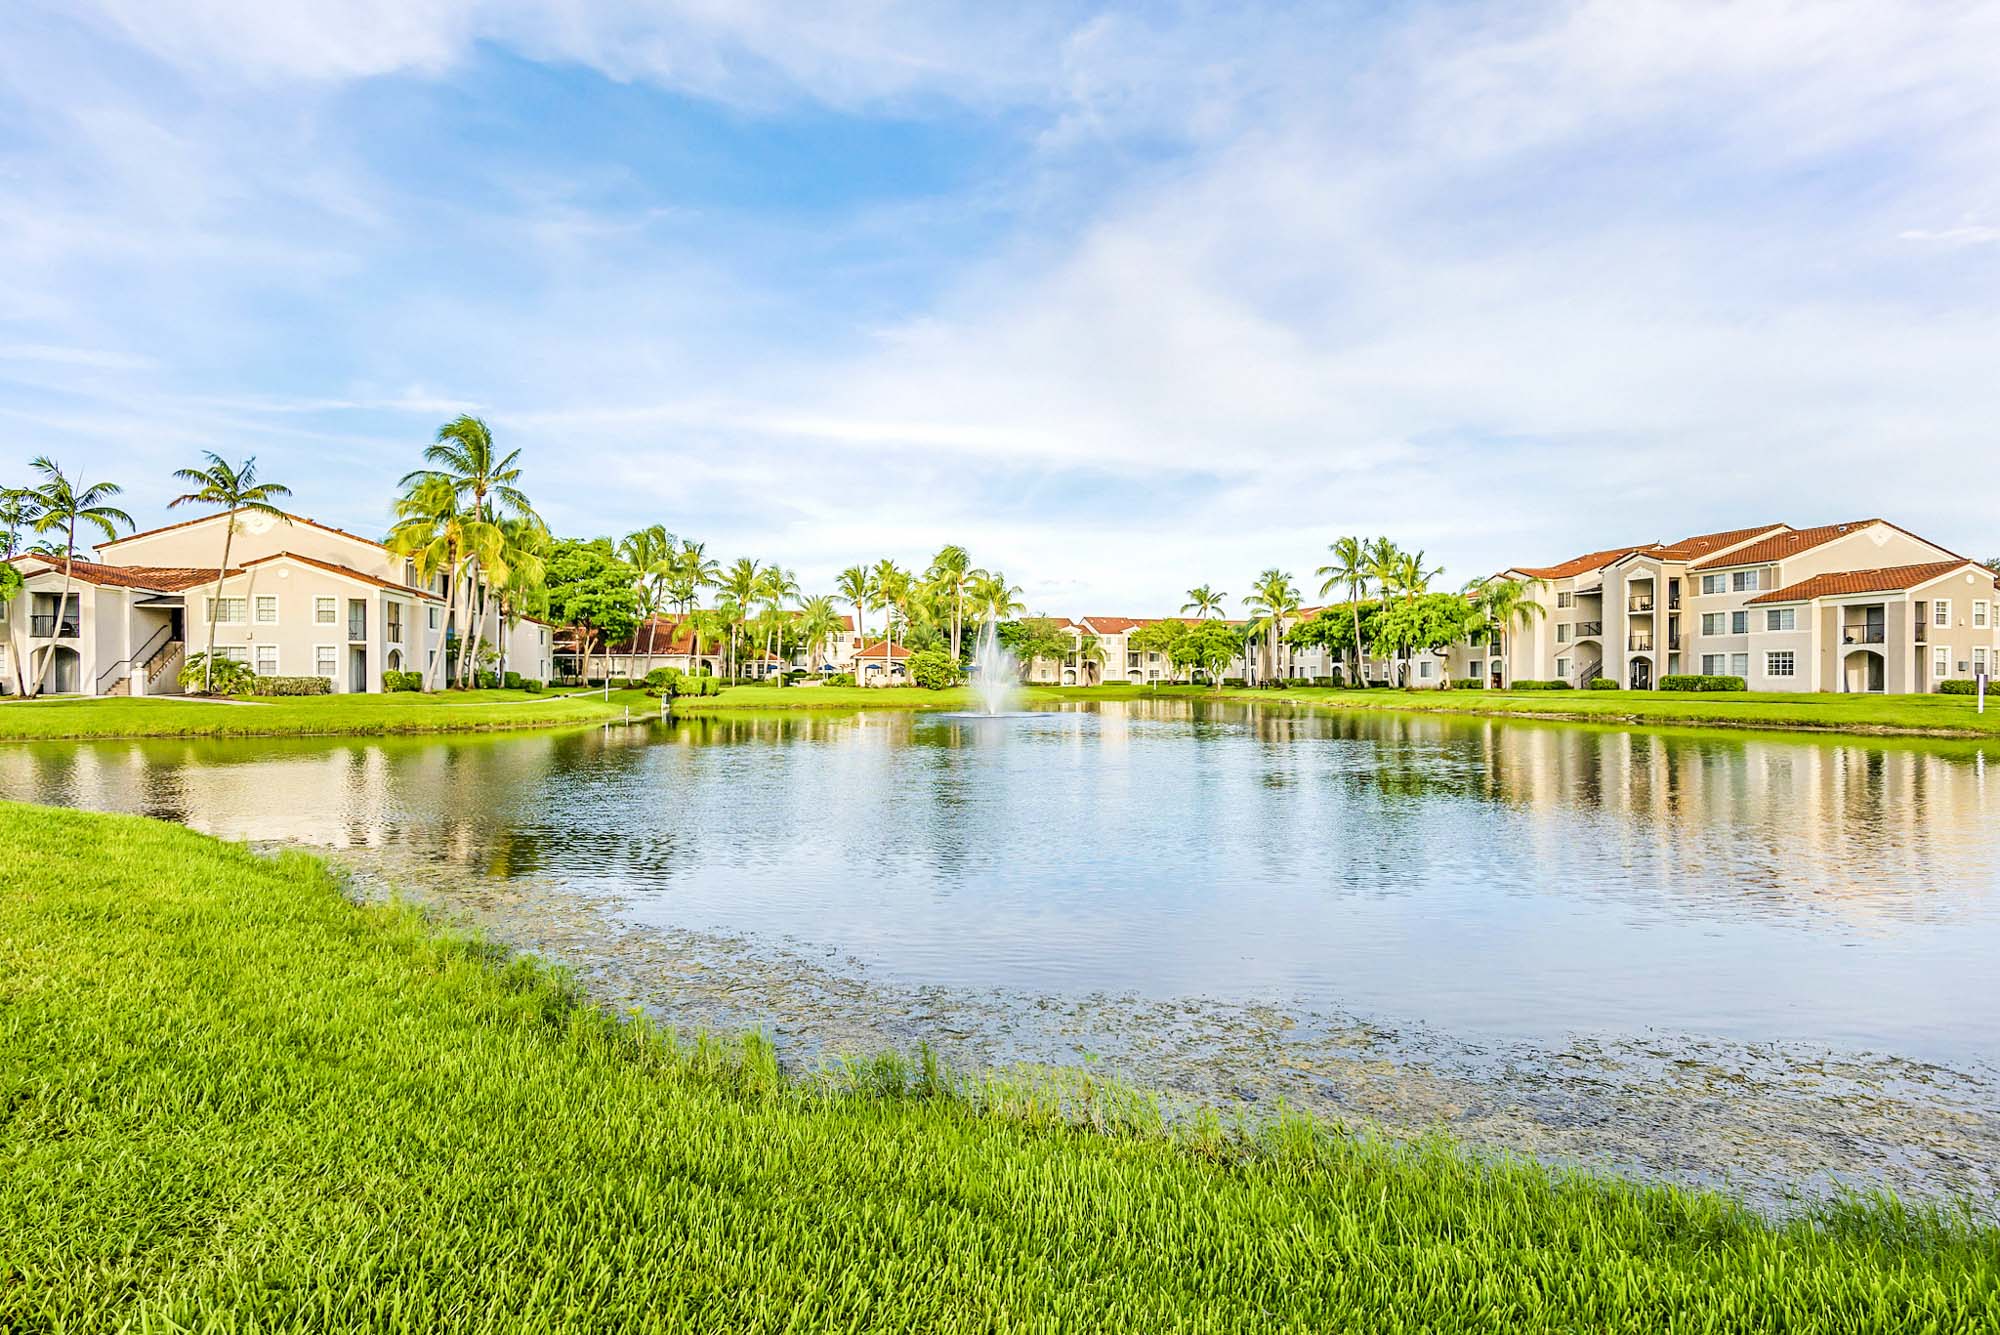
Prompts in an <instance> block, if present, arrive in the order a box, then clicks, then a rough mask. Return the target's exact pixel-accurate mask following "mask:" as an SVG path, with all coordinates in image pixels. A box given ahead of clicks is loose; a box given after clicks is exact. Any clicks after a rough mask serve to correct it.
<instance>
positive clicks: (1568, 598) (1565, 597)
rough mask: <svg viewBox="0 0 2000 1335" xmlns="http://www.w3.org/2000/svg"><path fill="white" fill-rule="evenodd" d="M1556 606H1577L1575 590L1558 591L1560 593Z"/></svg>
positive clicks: (1557, 596)
mask: <svg viewBox="0 0 2000 1335" xmlns="http://www.w3.org/2000/svg"><path fill="white" fill-rule="evenodd" d="M1556 606H1557V607H1575V606H1576V594H1574V593H1573V592H1570V591H1569V590H1564V591H1562V592H1560V593H1558V594H1557V595H1556Z"/></svg>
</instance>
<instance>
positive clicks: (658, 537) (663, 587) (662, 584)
mask: <svg viewBox="0 0 2000 1335" xmlns="http://www.w3.org/2000/svg"><path fill="white" fill-rule="evenodd" d="M679 541H680V540H679V539H678V538H676V537H675V536H674V535H673V534H671V533H669V532H667V526H666V525H665V524H650V525H648V526H647V527H645V528H642V529H635V530H634V531H632V532H630V533H627V534H626V535H625V536H624V537H623V538H621V539H619V542H618V559H619V560H621V561H623V562H624V563H625V564H626V565H628V566H631V567H632V569H633V570H634V571H636V572H637V573H638V577H639V580H638V586H637V592H638V595H639V620H640V624H641V625H642V626H643V627H644V628H645V631H646V672H647V673H648V674H650V673H651V672H652V670H653V658H654V645H653V642H654V640H655V639H656V638H657V636H656V635H655V633H654V626H653V623H654V622H655V621H657V620H659V618H660V616H661V614H662V613H664V612H665V611H666V610H667V606H668V603H667V598H668V594H667V583H668V581H669V580H670V579H671V578H672V576H673V573H674V557H675V556H676V555H677V554H678V553H677V549H676V546H675V544H676V543H678V542H679ZM637 647H638V646H637V645H634V646H633V648H635V649H636V648H637Z"/></svg>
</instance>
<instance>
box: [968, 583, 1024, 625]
mask: <svg viewBox="0 0 2000 1335" xmlns="http://www.w3.org/2000/svg"><path fill="white" fill-rule="evenodd" d="M966 594H967V597H968V598H969V599H970V600H971V603H972V610H973V611H974V612H976V613H977V614H978V616H979V619H980V621H981V622H987V621H1005V620H1007V619H1008V618H1009V617H1015V616H1019V615H1020V614H1021V613H1022V612H1023V611H1025V610H1026V606H1025V604H1023V603H1022V602H1021V590H1020V588H1019V587H1018V586H1016V585H1013V584H1009V583H1008V582H1007V577H1006V576H1005V575H1003V574H1001V573H1000V572H999V571H997V570H995V571H993V572H991V573H990V574H989V573H988V572H986V571H980V572H978V578H976V579H974V580H973V581H972V582H971V584H970V585H969V586H968V587H967V589H966Z"/></svg>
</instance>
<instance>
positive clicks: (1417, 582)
mask: <svg viewBox="0 0 2000 1335" xmlns="http://www.w3.org/2000/svg"><path fill="white" fill-rule="evenodd" d="M1443 573H1444V570H1443V568H1442V567H1439V568H1435V569H1433V568H1429V567H1426V566H1425V565H1424V554H1423V552H1422V550H1418V551H1414V552H1404V551H1398V552H1397V553H1396V559H1395V560H1393V561H1391V562H1390V563H1389V567H1388V573H1387V574H1386V575H1384V576H1380V577H1378V578H1379V579H1380V583H1381V588H1382V596H1383V597H1384V598H1387V597H1388V596H1389V595H1391V594H1396V595H1399V596H1401V597H1402V598H1403V600H1404V601H1405V602H1414V601H1415V600H1416V599H1418V598H1421V597H1423V596H1424V595H1425V594H1426V593H1429V592H1430V588H1431V581H1432V580H1434V579H1436V578H1437V577H1438V576H1439V575H1442V574H1443ZM1414 654H1415V650H1414V649H1413V648H1411V647H1409V646H1405V648H1404V651H1403V673H1402V679H1403V685H1405V686H1408V685H1409V684H1410V660H1411V658H1412V657H1414Z"/></svg>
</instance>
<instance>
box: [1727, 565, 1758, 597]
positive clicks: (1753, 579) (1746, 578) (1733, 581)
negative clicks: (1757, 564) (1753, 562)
mask: <svg viewBox="0 0 2000 1335" xmlns="http://www.w3.org/2000/svg"><path fill="white" fill-rule="evenodd" d="M1763 573H1764V572H1763V571H1761V570H1739V571H1737V572H1736V573H1734V574H1733V575H1731V576H1730V577H1729V588H1730V591H1731V592H1732V593H1754V592H1755V591H1756V590H1757V589H1758V588H1759V587H1760V584H1759V580H1758V576H1759V575H1762V574H1763Z"/></svg>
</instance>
